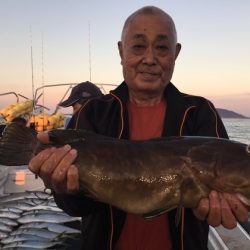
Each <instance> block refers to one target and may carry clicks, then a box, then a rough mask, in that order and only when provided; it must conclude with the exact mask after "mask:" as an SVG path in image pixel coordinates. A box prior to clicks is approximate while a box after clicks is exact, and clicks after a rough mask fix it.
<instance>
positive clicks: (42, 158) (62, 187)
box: [29, 133, 79, 193]
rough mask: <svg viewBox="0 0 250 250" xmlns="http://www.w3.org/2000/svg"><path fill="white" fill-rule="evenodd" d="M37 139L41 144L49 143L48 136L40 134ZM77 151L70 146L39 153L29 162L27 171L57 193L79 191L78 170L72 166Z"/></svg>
mask: <svg viewBox="0 0 250 250" xmlns="http://www.w3.org/2000/svg"><path fill="white" fill-rule="evenodd" d="M37 138H38V139H39V140H40V142H41V143H42V144H48V143H49V136H48V134H46V133H40V134H38V135H37ZM76 157H77V151H76V150H75V149H71V147H70V145H65V146H64V147H61V148H55V147H52V148H48V149H45V150H43V151H41V152H40V153H39V154H37V155H36V156H35V157H34V158H32V159H31V161H30V162H29V169H30V171H32V172H33V173H34V174H36V175H38V176H39V177H40V178H41V179H42V180H43V182H44V184H45V187H47V188H51V189H52V190H54V191H55V192H57V193H62V192H63V193H72V192H75V191H77V190H78V189H79V181H78V170H77V168H76V166H75V165H73V162H74V160H75V159H76Z"/></svg>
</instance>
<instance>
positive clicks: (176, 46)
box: [175, 43, 181, 60]
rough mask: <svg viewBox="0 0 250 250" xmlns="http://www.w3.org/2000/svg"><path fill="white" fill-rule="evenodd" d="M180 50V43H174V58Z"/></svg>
mask: <svg viewBox="0 0 250 250" xmlns="http://www.w3.org/2000/svg"><path fill="white" fill-rule="evenodd" d="M180 51H181V44H180V43H176V45H175V60H176V58H177V57H178V55H179V53H180Z"/></svg>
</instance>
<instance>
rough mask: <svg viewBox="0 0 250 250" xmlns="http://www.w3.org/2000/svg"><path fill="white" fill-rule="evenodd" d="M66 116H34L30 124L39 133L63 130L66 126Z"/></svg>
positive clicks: (60, 114) (42, 114)
mask: <svg viewBox="0 0 250 250" xmlns="http://www.w3.org/2000/svg"><path fill="white" fill-rule="evenodd" d="M64 121H65V116H64V114H62V113H56V114H54V115H49V114H46V113H41V114H39V115H36V116H32V117H31V118H30V120H29V123H30V124H34V127H35V129H36V131H37V132H41V131H46V130H51V129H55V128H61V127H63V126H64Z"/></svg>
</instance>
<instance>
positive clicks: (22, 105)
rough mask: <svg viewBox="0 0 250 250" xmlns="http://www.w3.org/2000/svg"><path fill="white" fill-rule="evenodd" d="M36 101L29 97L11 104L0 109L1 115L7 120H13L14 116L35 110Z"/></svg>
mask: <svg viewBox="0 0 250 250" xmlns="http://www.w3.org/2000/svg"><path fill="white" fill-rule="evenodd" d="M33 105H34V101H33V100H30V99H27V100H26V101H23V102H17V103H15V104H11V105H9V106H7V107H6V108H2V109H1V110H0V115H1V116H2V117H3V118H4V119H5V120H6V121H7V122H11V121H12V120H13V119H14V118H17V117H20V116H23V115H27V114H30V113H31V112H32V110H33Z"/></svg>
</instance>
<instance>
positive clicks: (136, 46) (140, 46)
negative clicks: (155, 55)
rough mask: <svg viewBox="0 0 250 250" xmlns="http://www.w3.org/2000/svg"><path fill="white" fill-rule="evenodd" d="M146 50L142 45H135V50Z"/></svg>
mask: <svg viewBox="0 0 250 250" xmlns="http://www.w3.org/2000/svg"><path fill="white" fill-rule="evenodd" d="M144 48H145V46H144V45H142V44H135V45H134V46H133V49H144Z"/></svg>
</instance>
